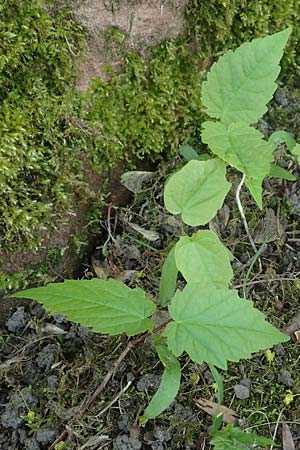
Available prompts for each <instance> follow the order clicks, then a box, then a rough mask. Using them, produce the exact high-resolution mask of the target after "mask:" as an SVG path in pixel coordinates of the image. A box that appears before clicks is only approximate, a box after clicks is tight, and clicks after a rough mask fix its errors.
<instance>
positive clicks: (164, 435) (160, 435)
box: [153, 427, 171, 442]
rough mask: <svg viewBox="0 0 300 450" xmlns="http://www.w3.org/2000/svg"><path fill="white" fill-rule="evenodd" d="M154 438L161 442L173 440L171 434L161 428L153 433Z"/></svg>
mask: <svg viewBox="0 0 300 450" xmlns="http://www.w3.org/2000/svg"><path fill="white" fill-rule="evenodd" d="M153 436H154V437H155V438H156V439H157V440H158V441H159V442H166V441H170V439H171V433H170V432H169V431H168V430H163V429H162V428H160V427H157V428H155V430H154V431H153Z"/></svg>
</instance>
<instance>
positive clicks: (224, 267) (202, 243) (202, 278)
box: [175, 230, 233, 287]
mask: <svg viewBox="0 0 300 450" xmlns="http://www.w3.org/2000/svg"><path fill="white" fill-rule="evenodd" d="M230 258H231V255H230V252H229V250H228V249H227V248H226V247H225V246H224V245H223V244H222V242H221V241H220V239H219V238H218V236H217V235H216V234H215V233H214V232H213V231H210V230H200V231H198V232H197V233H195V234H193V236H191V237H189V236H182V237H181V238H180V239H179V241H178V242H177V244H176V246H175V262H176V266H177V268H178V270H180V272H181V273H182V275H183V276H184V278H185V280H186V281H187V282H188V283H201V285H202V286H206V285H208V284H212V285H214V286H217V287H227V286H228V283H229V282H230V280H231V279H232V277H233V271H232V268H231V265H230Z"/></svg>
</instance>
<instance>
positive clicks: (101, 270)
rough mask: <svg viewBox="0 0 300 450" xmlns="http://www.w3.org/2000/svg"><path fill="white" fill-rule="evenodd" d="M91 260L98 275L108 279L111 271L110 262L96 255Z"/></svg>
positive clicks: (102, 278)
mask: <svg viewBox="0 0 300 450" xmlns="http://www.w3.org/2000/svg"><path fill="white" fill-rule="evenodd" d="M91 261H92V266H93V269H94V272H95V274H96V275H97V277H98V278H100V279H101V280H107V279H108V277H109V276H110V273H111V269H110V266H109V264H108V262H107V261H100V259H97V258H95V256H92V258H91Z"/></svg>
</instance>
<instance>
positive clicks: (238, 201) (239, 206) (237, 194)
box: [235, 174, 262, 272]
mask: <svg viewBox="0 0 300 450" xmlns="http://www.w3.org/2000/svg"><path fill="white" fill-rule="evenodd" d="M245 179H246V175H245V174H243V176H242V179H241V181H240V184H239V185H238V187H237V190H236V193H235V199H236V203H237V206H238V209H239V212H240V215H241V218H242V222H243V225H244V228H245V231H246V234H247V236H248V239H249V242H250V244H251V247H252V248H253V251H254V253H255V254H257V247H256V245H255V242H254V240H253V237H252V236H251V233H250V231H249V227H248V222H247V219H246V216H245V212H244V208H243V205H242V203H241V199H240V193H241V189H242V187H243V184H244V182H245ZM258 261H259V269H260V272H262V265H261V260H260V259H259V260H258Z"/></svg>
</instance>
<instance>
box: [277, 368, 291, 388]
mask: <svg viewBox="0 0 300 450" xmlns="http://www.w3.org/2000/svg"><path fill="white" fill-rule="evenodd" d="M278 381H279V383H282V384H284V385H285V386H288V387H293V386H294V382H293V379H292V375H291V374H290V372H289V371H288V370H281V371H280V372H279V374H278Z"/></svg>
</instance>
